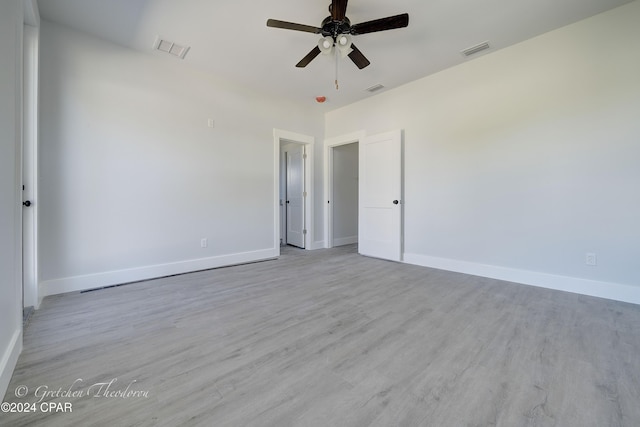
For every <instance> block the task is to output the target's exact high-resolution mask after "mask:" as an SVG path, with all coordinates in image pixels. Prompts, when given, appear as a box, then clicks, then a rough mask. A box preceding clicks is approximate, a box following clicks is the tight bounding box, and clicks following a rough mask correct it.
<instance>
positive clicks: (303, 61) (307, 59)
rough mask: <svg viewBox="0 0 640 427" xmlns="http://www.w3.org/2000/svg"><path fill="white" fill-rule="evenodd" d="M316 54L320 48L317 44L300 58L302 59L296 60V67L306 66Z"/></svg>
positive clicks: (318, 53)
mask: <svg viewBox="0 0 640 427" xmlns="http://www.w3.org/2000/svg"><path fill="white" fill-rule="evenodd" d="M318 55H320V48H319V47H318V46H316V47H314V48H313V49H312V50H311V52H309V53H308V54H307V56H305V57H304V58H302V59H301V60H300V62H298V63H297V64H296V67H298V68H304V67H306V66H307V65H309V62H311V61H313V60H314V58H315V57H316V56H318Z"/></svg>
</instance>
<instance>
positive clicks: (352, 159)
mask: <svg viewBox="0 0 640 427" xmlns="http://www.w3.org/2000/svg"><path fill="white" fill-rule="evenodd" d="M332 150H333V162H332V165H333V180H332V182H333V197H332V198H331V200H332V203H333V205H332V208H333V245H334V246H340V245H348V244H350V243H356V242H357V241H358V143H357V142H356V143H353V144H345V145H339V146H337V147H333V149H332Z"/></svg>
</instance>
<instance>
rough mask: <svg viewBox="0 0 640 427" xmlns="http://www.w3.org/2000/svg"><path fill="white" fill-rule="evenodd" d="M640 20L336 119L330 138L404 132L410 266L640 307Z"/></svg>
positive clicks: (542, 45)
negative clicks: (588, 257) (588, 260)
mask: <svg viewBox="0 0 640 427" xmlns="http://www.w3.org/2000/svg"><path fill="white" fill-rule="evenodd" d="M638 22H640V2H637V1H636V2H632V3H630V4H628V5H626V6H622V7H620V8H618V9H614V10H612V11H609V12H606V13H604V14H601V15H598V16H595V17H593V18H590V19H587V20H584V21H581V22H579V23H576V24H574V25H570V26H567V27H565V28H561V29H559V30H556V31H553V32H549V33H547V34H544V35H542V36H539V37H536V38H534V39H531V40H528V41H526V42H523V43H520V44H518V45H515V46H512V47H510V48H507V49H503V50H500V51H497V52H494V53H491V54H489V55H486V56H483V57H480V58H477V59H475V60H471V61H469V62H466V63H465V64H462V65H460V66H457V67H455V68H452V69H449V70H446V71H443V72H441V73H438V74H435V75H432V76H430V77H426V78H424V79H421V80H418V81H416V82H413V83H410V84H408V85H405V86H403V87H400V88H398V89H395V90H390V91H388V92H386V93H382V94H380V95H378V96H375V97H373V98H369V99H367V100H364V101H362V102H359V103H356V104H353V105H350V106H347V107H344V108H341V109H338V110H335V111H332V112H330V113H328V114H327V115H326V125H325V132H326V136H327V137H335V136H338V135H343V134H348V133H350V132H353V131H356V130H359V129H366V131H367V133H368V134H375V133H378V132H382V131H387V130H391V129H397V128H402V129H404V131H405V132H404V139H405V140H404V142H405V202H406V204H405V213H406V216H405V235H404V239H405V260H406V261H408V262H412V263H417V264H423V265H430V266H435V267H440V268H447V269H452V270H458V271H465V272H470V273H474V274H481V275H486V276H492V277H499V278H506V279H509V280H513V281H518V282H522V283H531V284H539V285H542V286H549V287H555V288H559V289H566V290H570V291H575V292H581V293H587V294H592V295H599V296H604V297H609V298H615V299H622V300H627V301H634V302H638V303H640V268H638V265H639V264H638V260H639V259H640V245H639V244H638V242H640V223H639V222H638V221H639V218H640V190H639V187H638V183H640V167H639V160H640V78H639V77H638V76H640V50H639V49H638V40H640V25H638ZM587 252H593V253H596V255H597V262H598V265H597V266H596V267H593V266H587V265H585V254H586V253H587Z"/></svg>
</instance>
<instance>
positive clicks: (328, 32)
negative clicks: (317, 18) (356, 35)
mask: <svg viewBox="0 0 640 427" xmlns="http://www.w3.org/2000/svg"><path fill="white" fill-rule="evenodd" d="M321 34H322V35H323V36H324V37H327V36H330V37H333V39H334V40H335V39H336V37H338V35H340V34H351V21H350V20H349V18H347V17H346V16H345V18H344V19H343V20H342V21H334V20H333V18H332V17H331V16H327V17H326V18H324V20H323V21H322V31H321Z"/></svg>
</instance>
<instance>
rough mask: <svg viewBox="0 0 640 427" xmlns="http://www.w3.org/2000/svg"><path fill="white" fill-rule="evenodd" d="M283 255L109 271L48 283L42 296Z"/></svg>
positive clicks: (224, 257)
mask: <svg viewBox="0 0 640 427" xmlns="http://www.w3.org/2000/svg"><path fill="white" fill-rule="evenodd" d="M279 255H280V253H279V248H278V250H274V249H272V248H271V249H263V250H258V251H252V252H241V253H236V254H230V255H220V256H214V257H208V258H200V259H193V260H187V261H179V262H172V263H168V264H157V265H150V266H146V267H136V268H129V269H125V270H116V271H106V272H103V273H96V274H87V275H84V276H73V277H64V278H61V279H54V280H47V281H44V282H41V283H40V295H42V296H43V297H45V296H48V295H56V294H62V293H65V292H74V291H84V290H88V289H95V288H101V287H104V286H112V285H119V284H122V283H129V282H137V281H140V280H149V279H153V278H158V277H164V276H172V275H175V274H183V273H191V272H194V271H200V270H208V269H212V268H218V267H226V266H230V265H237V264H244V263H248V262H255V261H264V260H268V259H274V258H276V257H278V256H279Z"/></svg>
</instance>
